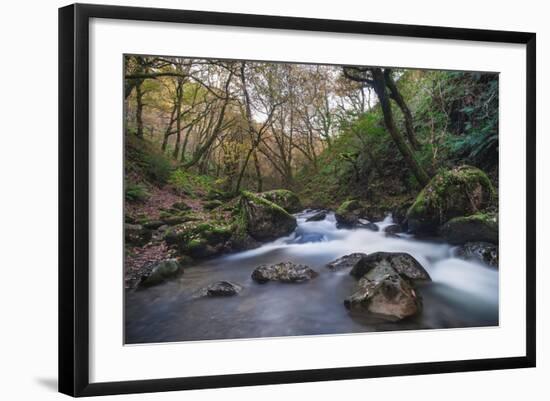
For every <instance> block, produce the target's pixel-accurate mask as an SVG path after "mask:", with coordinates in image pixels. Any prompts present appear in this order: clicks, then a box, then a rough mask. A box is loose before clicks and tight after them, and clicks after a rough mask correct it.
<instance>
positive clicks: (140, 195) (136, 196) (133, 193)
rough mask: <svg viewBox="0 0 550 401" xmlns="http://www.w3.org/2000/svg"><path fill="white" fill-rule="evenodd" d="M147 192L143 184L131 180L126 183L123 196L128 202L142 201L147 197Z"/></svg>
mask: <svg viewBox="0 0 550 401" xmlns="http://www.w3.org/2000/svg"><path fill="white" fill-rule="evenodd" d="M149 196H150V195H149V192H148V191H147V188H146V187H145V185H143V184H136V183H133V182H130V183H126V185H125V192H124V198H125V199H126V200H127V201H128V202H143V201H145V200H147V198H149Z"/></svg>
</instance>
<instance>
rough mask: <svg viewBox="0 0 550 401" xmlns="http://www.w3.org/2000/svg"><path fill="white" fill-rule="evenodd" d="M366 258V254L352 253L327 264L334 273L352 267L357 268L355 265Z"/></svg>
mask: <svg viewBox="0 0 550 401" xmlns="http://www.w3.org/2000/svg"><path fill="white" fill-rule="evenodd" d="M366 256H367V254H366V253H360V252H356V253H351V254H349V255H345V256H342V257H340V258H338V259H336V260H333V261H332V262H330V263H327V265H326V267H327V268H328V269H329V270H332V271H336V270H343V269H348V268H350V267H355V265H356V264H357V263H358V262H359V261H360V260H361V259H363V258H364V257H366Z"/></svg>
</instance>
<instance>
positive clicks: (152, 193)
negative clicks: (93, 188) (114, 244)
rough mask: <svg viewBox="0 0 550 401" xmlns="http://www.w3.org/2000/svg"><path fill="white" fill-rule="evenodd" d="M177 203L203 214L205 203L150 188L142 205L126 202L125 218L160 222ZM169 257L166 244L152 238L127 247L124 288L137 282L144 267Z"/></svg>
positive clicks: (168, 189)
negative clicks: (163, 212)
mask: <svg viewBox="0 0 550 401" xmlns="http://www.w3.org/2000/svg"><path fill="white" fill-rule="evenodd" d="M176 202H184V203H185V204H187V205H188V206H190V207H191V210H192V211H193V212H197V213H202V212H204V209H203V204H204V200H202V199H200V198H195V197H191V196H187V195H180V194H178V193H177V191H175V190H174V188H172V187H171V186H170V185H165V186H163V187H161V188H159V187H152V188H150V189H149V197H148V198H147V199H146V200H145V201H143V202H126V204H125V209H124V210H125V214H126V216H128V217H129V218H130V219H133V220H136V221H138V220H140V218H142V217H147V219H149V220H155V219H159V217H160V213H161V211H162V210H163V209H170V208H171V207H172V205H173V204H174V203H176ZM172 257H175V252H174V250H173V249H171V248H170V247H169V246H168V245H167V244H166V242H165V241H163V240H161V239H157V238H154V237H153V238H152V240H151V241H149V242H147V243H146V244H145V245H143V246H131V247H127V248H126V255H125V260H124V270H125V281H126V286H127V287H131V286H132V284H133V283H135V282H136V281H139V279H140V278H141V276H142V275H143V274H144V270H146V269H147V267H150V266H154V265H155V264H156V263H158V262H161V261H163V260H166V259H169V258H172Z"/></svg>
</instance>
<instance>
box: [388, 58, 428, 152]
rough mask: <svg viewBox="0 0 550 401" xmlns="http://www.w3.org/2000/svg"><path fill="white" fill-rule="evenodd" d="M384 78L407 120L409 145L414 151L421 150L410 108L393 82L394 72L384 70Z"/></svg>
mask: <svg viewBox="0 0 550 401" xmlns="http://www.w3.org/2000/svg"><path fill="white" fill-rule="evenodd" d="M384 78H385V79H386V85H387V86H388V88H389V90H390V96H391V98H392V99H393V100H395V103H397V105H398V106H399V108H400V109H401V112H402V113H403V117H404V118H405V131H406V133H407V139H408V140H409V143H410V144H411V146H412V147H413V149H415V150H418V149H420V142H418V139H417V138H416V135H415V133H414V125H413V117H412V113H411V109H409V106H407V103H406V102H405V99H403V96H401V93H400V92H399V89H397V85H396V84H395V81H394V80H393V76H392V71H391V69H390V68H386V69H385V70H384Z"/></svg>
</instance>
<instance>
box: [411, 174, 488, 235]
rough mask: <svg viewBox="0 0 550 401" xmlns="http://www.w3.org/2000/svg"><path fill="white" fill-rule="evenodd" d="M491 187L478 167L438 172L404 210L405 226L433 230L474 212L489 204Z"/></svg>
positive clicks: (419, 231) (427, 230)
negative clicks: (405, 214)
mask: <svg viewBox="0 0 550 401" xmlns="http://www.w3.org/2000/svg"><path fill="white" fill-rule="evenodd" d="M495 196H496V194H495V190H494V188H493V185H492V184H491V181H490V180H489V178H488V177H487V175H486V174H485V173H484V172H483V171H481V170H480V169H478V168H475V167H470V166H461V167H456V168H454V169H452V170H447V171H442V172H440V173H438V174H437V175H436V176H435V177H433V178H432V179H431V181H430V182H429V183H428V185H426V187H424V189H423V190H422V191H421V192H420V193H419V194H418V196H417V197H416V200H415V201H414V203H413V204H412V206H411V207H410V208H409V210H408V211H407V221H408V226H409V229H410V230H411V231H413V232H417V233H435V232H437V229H438V227H439V226H441V225H442V224H444V223H446V222H448V221H449V220H451V219H453V218H455V217H460V216H468V215H472V214H475V213H477V212H479V211H483V210H484V209H486V208H487V207H489V206H490V205H491V203H492V202H493V200H494V199H495Z"/></svg>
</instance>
